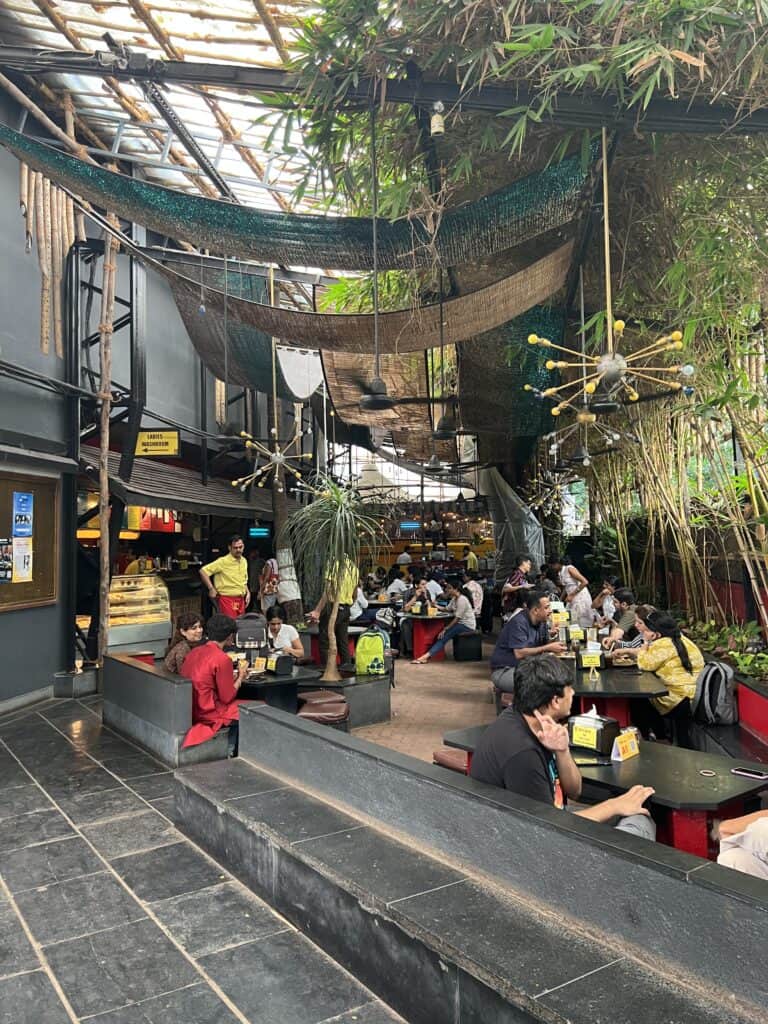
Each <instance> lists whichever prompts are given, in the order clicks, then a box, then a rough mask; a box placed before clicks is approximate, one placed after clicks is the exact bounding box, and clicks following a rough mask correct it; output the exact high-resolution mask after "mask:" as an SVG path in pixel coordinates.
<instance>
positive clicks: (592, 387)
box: [584, 380, 597, 395]
mask: <svg viewBox="0 0 768 1024" xmlns="http://www.w3.org/2000/svg"><path fill="white" fill-rule="evenodd" d="M596 390H597V384H595V382H594V381H593V380H591V381H589V383H588V384H585V385H584V393H585V394H587V395H594V393H595V391H596Z"/></svg>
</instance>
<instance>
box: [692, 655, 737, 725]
mask: <svg viewBox="0 0 768 1024" xmlns="http://www.w3.org/2000/svg"><path fill="white" fill-rule="evenodd" d="M692 703H693V717H694V719H695V721H697V722H701V723H702V725H735V724H736V722H738V720H739V705H738V703H737V701H736V684H735V682H734V679H733V669H732V668H731V666H730V665H726V663H725V662H724V661H710V662H709V664H708V665H705V666H704V668H703V669H702V670H701V672H700V673H699V678H698V679H697V680H696V694H695V696H694V698H693V702H692Z"/></svg>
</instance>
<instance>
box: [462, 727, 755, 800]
mask: <svg viewBox="0 0 768 1024" xmlns="http://www.w3.org/2000/svg"><path fill="white" fill-rule="evenodd" d="M487 728H488V727H487V726H485V725H473V726H469V727H468V728H466V729H455V730H453V731H452V732H447V733H446V734H445V736H443V743H445V745H446V746H447V747H457V748H458V749H459V750H468V751H470V752H472V751H474V749H475V747H476V746H477V744H478V741H479V739H480V737H481V736H482V734H483V733H484V732H485V730H486V729H487ZM573 753H574V754H575V756H580V755H581V756H584V757H587V756H592V757H594V756H595V754H594V751H580V750H578V749H576V750H574V751H573ZM737 766H738V767H742V768H748V769H753V770H755V771H758V772H765V771H766V765H764V764H758V763H757V762H753V761H737V760H734V759H733V758H732V757H721V756H720V755H719V754H704V753H700V752H699V751H698V750H683V748H682V747H670V746H668V745H667V744H665V743H645V742H642V741H641V743H640V753H639V754H638V756H637V757H632V758H630V759H629V760H628V761H615V762H612V763H611V764H610V765H605V766H604V767H603V766H599V765H580V766H579V771H580V772H581V775H582V778H583V779H585V780H586V781H588V782H590V783H591V784H592V785H595V786H597V787H599V788H601V789H605V790H606V793H605V795H606V797H608V796H610V795H611V794H612V793H625V792H626V791H627V790H628V789H631V788H632V786H637V785H641V786H652V787H653V788H654V789H655V790H656V792H655V793H654V795H653V796H652V797H651V803H654V804H659V806H661V807H670V808H672V809H673V810H702V811H704V810H716V809H717V808H718V807H722V806H723V805H725V804H727V803H729V802H730V801H732V800H742V799H744V797H747V796H752V795H753V794H755V793H759V792H760V791H761V790H762V789H765V788H768V781H767V780H765V779H763V780H760V779H748V778H745V777H744V776H740V775H732V774H731V769H732V768H736V767H737ZM702 771H705V772H714V773H715V774H714V775H701V774H700V773H701V772H702Z"/></svg>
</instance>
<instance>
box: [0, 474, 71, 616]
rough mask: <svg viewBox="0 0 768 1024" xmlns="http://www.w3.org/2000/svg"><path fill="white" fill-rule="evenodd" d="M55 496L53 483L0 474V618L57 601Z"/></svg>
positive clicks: (56, 484) (46, 479)
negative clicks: (7, 612) (0, 614)
mask: <svg viewBox="0 0 768 1024" xmlns="http://www.w3.org/2000/svg"><path fill="white" fill-rule="evenodd" d="M58 492H59V481H58V479H57V478H53V477H45V476H39V477H38V476H26V475H24V474H22V473H6V472H0V612H3V611H10V610H12V609H15V608H33V607H36V606H38V605H44V604H53V603H54V602H55V601H56V593H57V585H58V557H59V556H58V547H59V546H58V535H59V524H58V503H59V499H58Z"/></svg>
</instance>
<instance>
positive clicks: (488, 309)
mask: <svg viewBox="0 0 768 1024" xmlns="http://www.w3.org/2000/svg"><path fill="white" fill-rule="evenodd" d="M572 249H573V243H572V242H566V243H565V244H563V245H561V246H560V247H559V248H558V249H556V250H555V251H554V252H552V253H550V254H549V255H547V256H543V257H542V258H541V259H539V260H536V262H535V263H533V264H531V266H529V267H526V268H525V269H524V270H521V271H519V272H518V273H516V274H512V275H510V276H509V277H505V278H502V280H501V281H496V282H494V283H493V284H491V285H488V286H487V287H486V288H480V289H479V290H478V291H475V292H471V293H470V294H468V295H460V296H458V298H455V299H450V300H449V301H447V302H446V303H444V307H443V308H444V320H445V344H456V343H457V342H460V341H464V340H465V339H466V338H471V337H474V336H476V335H478V334H482V333H484V332H485V331H489V330H491V329H492V328H494V327H498V326H499V324H504V323H506V322H507V321H508V320H512V319H514V317H516V316H518V315H519V314H520V313H523V312H525V310H527V309H530V307H531V306H533V305H535V304H536V303H539V302H544V301H545V300H546V299H548V298H549V297H550V295H553V294H554V293H555V292H557V291H559V290H560V288H562V286H563V284H564V283H565V278H566V275H567V273H568V267H569V265H570V261H571V253H572ZM158 269H160V268H158ZM160 272H161V273H164V274H165V275H166V277H167V278H168V282H169V284H170V286H171V289H172V291H173V294H174V297H175V299H176V303H177V305H178V307H179V310H180V312H181V315H182V317H183V319H184V322H185V323H188V322H190V321H194V317H195V316H197V309H198V306H199V305H200V294H201V289H200V285H199V283H197V282H195V281H193V280H191V279H190V278H188V277H178V276H176V274H175V273H174V272H173V271H171V270H169V269H160ZM233 290H234V289H233ZM226 302H227V317H228V320H229V321H230V322H231V321H233V320H236V321H238V322H239V323H241V324H245V325H247V326H248V327H249V328H255V329H256V330H258V331H263V332H264V334H265V335H267V336H274V337H276V338H279V339H280V341H281V343H282V344H284V345H300V346H301V347H302V348H319V349H321V350H323V351H326V350H332V351H344V352H359V353H361V354H368V355H370V354H371V353H373V314H371V313H304V312H302V311H300V310H297V309H283V308H280V307H276V306H269V305H265V304H263V303H260V302H252V301H249V300H248V299H242V298H238V297H237V296H236V295H233V294H232V293H231V292H230V293H229V294H228V295H227V299H226ZM205 306H206V317H205V319H206V321H209V322H210V323H211V324H212V323H213V319H212V318H214V317H215V316H216V315H219V316H221V315H222V314H223V310H224V293H223V292H220V291H213V290H211V289H206V290H205ZM439 313H440V307H439V305H437V304H435V305H431V306H421V307H419V308H417V309H415V310H411V309H405V310H398V311H396V312H393V313H380V314H379V338H380V351H381V352H390V353H392V352H419V351H423V350H424V349H428V348H437V347H438V346H439V344H440V315H439ZM197 333H198V337H199V343H200V345H199V347H198V351H199V352H200V355H201V356H202V357H203V359H204V360H205V361H206V362H207V363H208V365H209V366H210V367H211V369H214V365H213V359H214V358H215V353H216V352H217V351H218V347H217V342H216V340H215V338H214V337H213V335H212V337H211V342H210V350H211V351H210V354H209V353H208V348H209V346H208V345H207V344H206V342H205V336H204V335H203V336H202V337H200V336H199V332H197ZM217 333H218V334H219V335H222V334H223V327H221V326H220V327H219V328H218V330H217ZM193 340H194V339H193ZM195 344H196V346H197V345H198V341H195ZM214 372H218V370H215V369H214Z"/></svg>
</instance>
